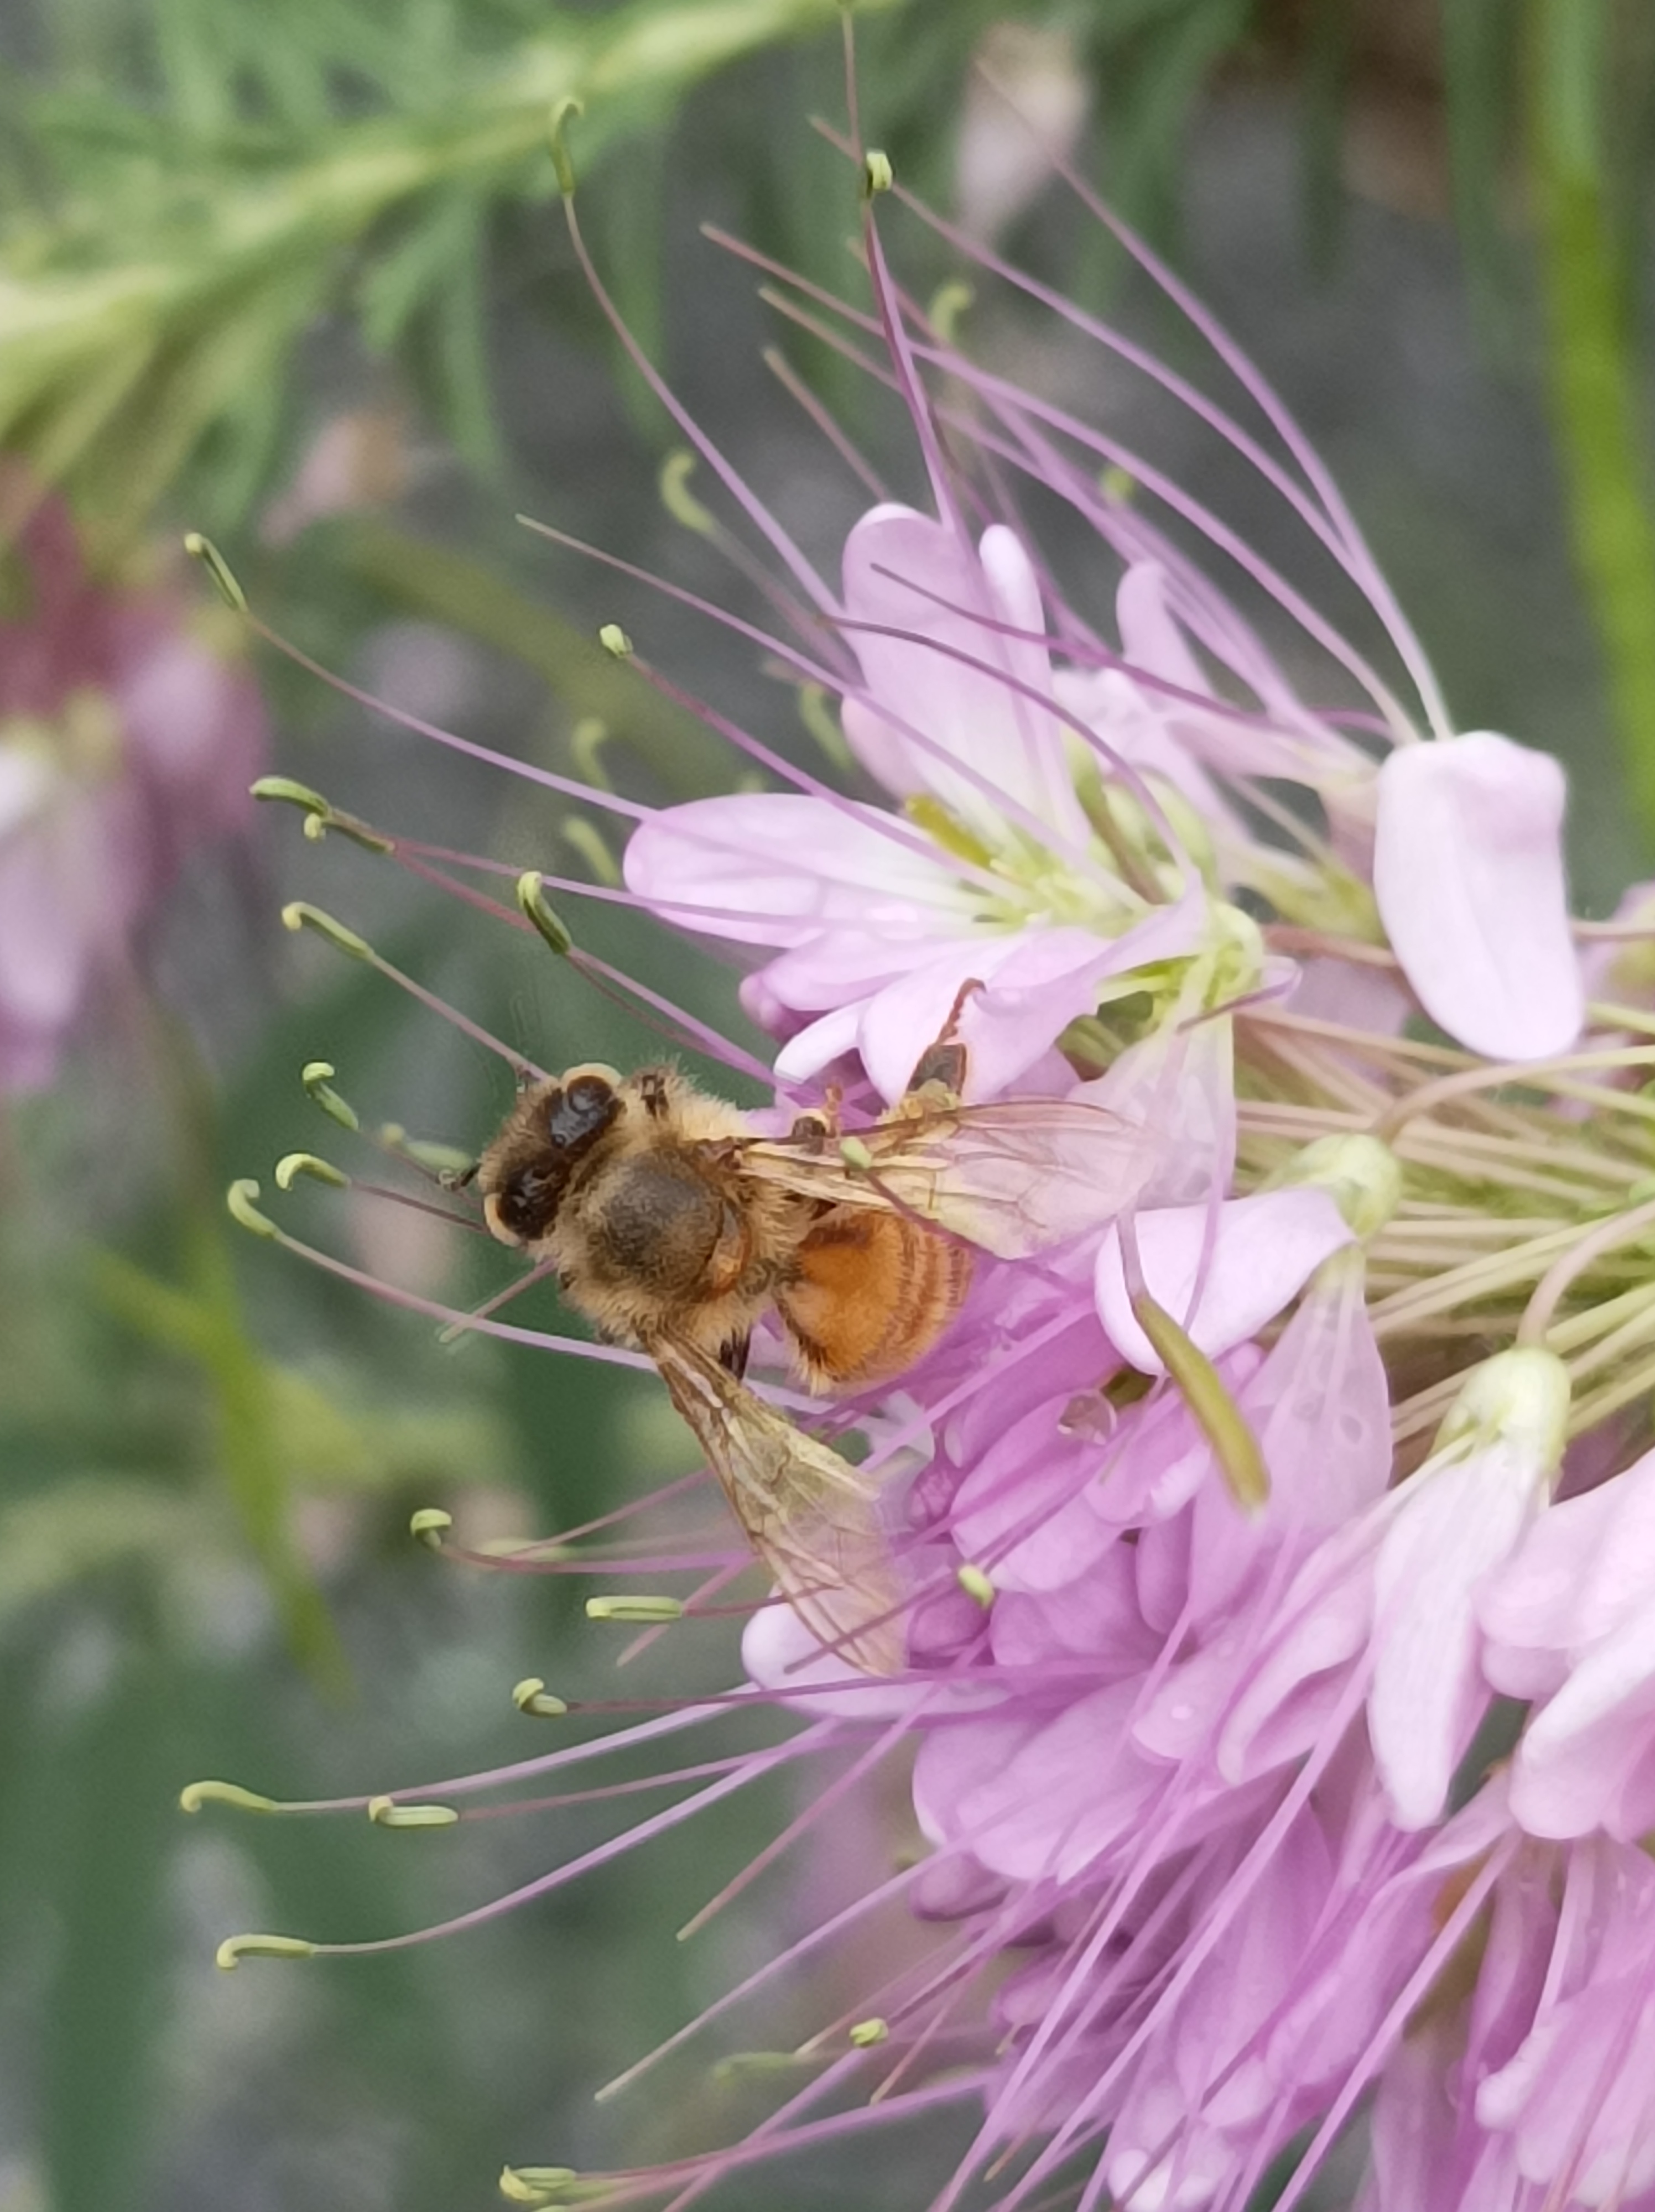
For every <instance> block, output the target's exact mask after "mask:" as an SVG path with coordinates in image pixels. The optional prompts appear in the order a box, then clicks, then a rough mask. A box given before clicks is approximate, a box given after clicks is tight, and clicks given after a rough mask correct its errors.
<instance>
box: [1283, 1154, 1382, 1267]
mask: <svg viewBox="0 0 1655 2212" xmlns="http://www.w3.org/2000/svg"><path fill="white" fill-rule="evenodd" d="M1274 1181H1275V1185H1276V1187H1277V1188H1280V1187H1281V1185H1283V1184H1297V1183H1309V1184H1311V1185H1313V1186H1314V1187H1315V1188H1317V1189H1318V1190H1324V1191H1326V1192H1327V1194H1328V1195H1329V1198H1331V1199H1332V1200H1333V1202H1334V1204H1335V1205H1336V1206H1337V1207H1338V1209H1339V1211H1340V1212H1341V1214H1342V1216H1343V1217H1344V1222H1345V1226H1346V1227H1347V1228H1348V1230H1349V1231H1351V1233H1352V1235H1353V1236H1354V1237H1358V1238H1359V1239H1360V1241H1361V1242H1362V1243H1366V1242H1367V1240H1368V1238H1369V1237H1377V1236H1378V1233H1379V1231H1380V1230H1382V1229H1383V1228H1384V1226H1385V1225H1386V1224H1387V1223H1388V1222H1389V1221H1390V1217H1391V1215H1392V1214H1393V1213H1395V1212H1396V1206H1397V1202H1398V1200H1400V1199H1401V1197H1402V1164H1401V1162H1400V1161H1399V1160H1398V1159H1397V1158H1396V1154H1395V1152H1392V1151H1391V1149H1390V1146H1389V1145H1386V1144H1383V1143H1382V1142H1381V1141H1380V1139H1378V1137H1371V1136H1368V1135H1366V1134H1365V1133H1353V1134H1351V1135H1348V1136H1333V1137H1318V1138H1317V1139H1316V1141H1315V1143H1314V1144H1311V1145H1306V1146H1305V1149H1304V1151H1303V1152H1300V1153H1299V1155H1298V1157H1297V1158H1295V1159H1293V1161H1291V1162H1290V1163H1289V1164H1288V1166H1287V1169H1286V1170H1285V1171H1284V1172H1283V1173H1282V1174H1281V1176H1276V1177H1275V1178H1274Z"/></svg>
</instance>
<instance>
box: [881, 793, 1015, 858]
mask: <svg viewBox="0 0 1655 2212" xmlns="http://www.w3.org/2000/svg"><path fill="white" fill-rule="evenodd" d="M902 811H903V812H904V814H905V815H906V816H907V817H908V818H909V820H910V822H911V823H914V824H915V826H916V828H917V829H923V830H924V832H925V834H926V836H928V837H931V838H934V840H935V841H936V842H937V843H938V844H939V845H940V846H941V848H942V849H943V851H944V852H945V853H952V854H953V856H954V858H955V859H956V860H965V861H968V862H969V863H970V866H973V867H976V868H988V867H992V866H993V865H994V857H995V856H994V854H992V853H991V852H990V851H989V848H988V847H987V846H986V845H985V844H984V843H983V840H982V838H981V837H979V836H977V834H976V832H975V831H974V830H970V829H967V828H966V826H965V824H964V823H963V822H962V821H961V820H960V818H959V817H958V815H957V814H956V813H955V812H954V811H953V810H952V808H951V807H947V806H945V805H943V803H942V801H941V799H932V798H930V797H928V795H926V794H925V793H922V794H921V795H920V796H919V797H918V798H917V799H904V801H903V810H902Z"/></svg>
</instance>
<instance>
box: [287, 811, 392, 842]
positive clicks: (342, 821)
mask: <svg viewBox="0 0 1655 2212" xmlns="http://www.w3.org/2000/svg"><path fill="white" fill-rule="evenodd" d="M330 829H337V830H338V833H339V835H340V836H342V837H349V838H350V842H351V843H352V844H353V845H360V846H362V848H363V850H364V851H365V852H369V853H394V852H395V851H396V849H397V841H396V839H395V838H394V837H387V836H386V834H385V832H384V831H383V830H382V829H370V828H369V827H368V823H366V822H364V821H362V819H361V818H360V817H358V816H356V815H355V814H341V813H340V811H339V810H338V807H336V806H330V807H329V808H328V810H327V811H326V814H307V815H306V817H305V835H306V836H307V837H308V838H309V839H310V841H311V842H312V844H313V845H319V844H320V843H321V842H322V840H323V838H324V837H326V835H327V833H328V831H329V830H330Z"/></svg>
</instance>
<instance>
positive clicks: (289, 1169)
mask: <svg viewBox="0 0 1655 2212" xmlns="http://www.w3.org/2000/svg"><path fill="white" fill-rule="evenodd" d="M300 1176H309V1177H310V1179H311V1181H312V1182H326V1183H331V1184H332V1187H333V1188H334V1189H335V1190H349V1189H350V1176H348V1175H344V1174H343V1173H342V1172H341V1171H340V1170H339V1169H338V1168H336V1167H335V1166H334V1165H333V1164H332V1161H331V1160H325V1159H321V1158H319V1157H318V1156H317V1154H316V1153H314V1152H284V1153H283V1156H282V1158H280V1159H279V1160H277V1163H276V1188H277V1190H291V1189H292V1188H293V1186H294V1184H295V1182H296V1181H297V1180H298V1178H299V1177H300Z"/></svg>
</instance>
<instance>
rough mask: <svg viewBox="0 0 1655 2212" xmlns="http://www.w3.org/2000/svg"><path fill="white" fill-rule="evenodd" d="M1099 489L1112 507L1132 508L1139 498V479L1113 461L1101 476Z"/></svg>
mask: <svg viewBox="0 0 1655 2212" xmlns="http://www.w3.org/2000/svg"><path fill="white" fill-rule="evenodd" d="M1098 489H1099V491H1101V492H1102V493H1103V495H1104V498H1105V499H1106V500H1108V501H1109V502H1110V505H1111V506H1112V507H1130V506H1131V504H1132V502H1133V501H1134V499H1135V497H1136V496H1137V491H1138V479H1137V478H1136V477H1135V476H1133V475H1132V474H1131V473H1130V472H1129V471H1128V470H1126V469H1123V467H1122V466H1121V465H1120V463H1119V462H1118V461H1111V462H1110V465H1109V466H1108V467H1107V468H1106V469H1104V471H1102V473H1101V474H1100V475H1099V477H1098Z"/></svg>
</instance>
